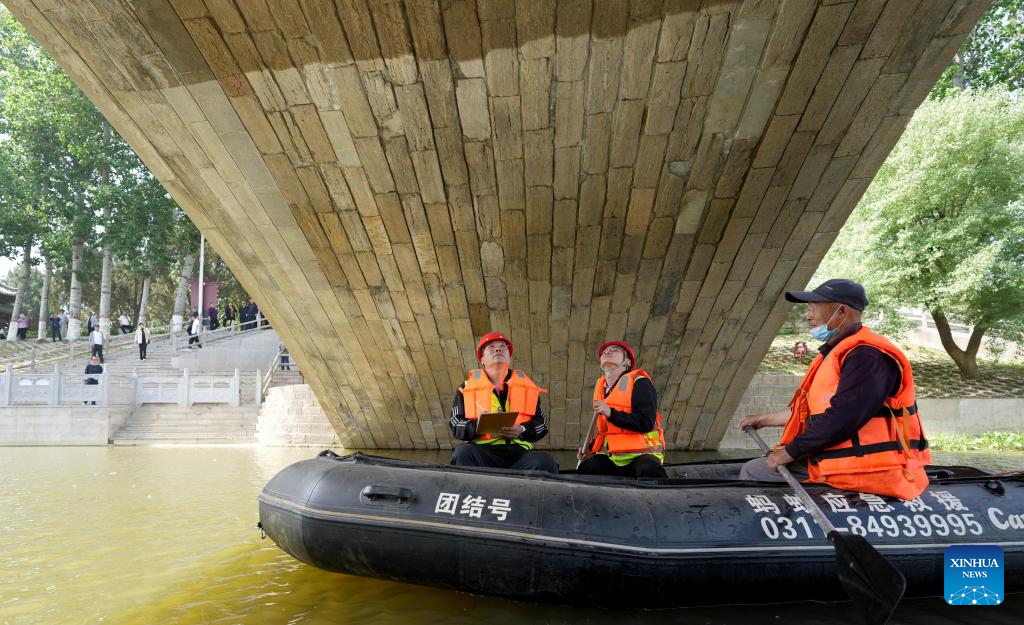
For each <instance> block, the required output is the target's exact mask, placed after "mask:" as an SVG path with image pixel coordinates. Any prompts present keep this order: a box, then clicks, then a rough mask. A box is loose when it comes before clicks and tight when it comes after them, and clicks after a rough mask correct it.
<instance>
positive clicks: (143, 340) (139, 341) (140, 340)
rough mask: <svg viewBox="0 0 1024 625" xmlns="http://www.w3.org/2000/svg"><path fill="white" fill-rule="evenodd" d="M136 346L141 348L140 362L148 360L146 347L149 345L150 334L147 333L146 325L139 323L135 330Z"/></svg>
mask: <svg viewBox="0 0 1024 625" xmlns="http://www.w3.org/2000/svg"><path fill="white" fill-rule="evenodd" d="M135 344H136V345H138V346H139V360H145V359H146V346H148V345H149V332H147V331H146V324H145V323H142V322H141V321H140V322H139V327H137V328H135Z"/></svg>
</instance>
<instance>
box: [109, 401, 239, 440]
mask: <svg viewBox="0 0 1024 625" xmlns="http://www.w3.org/2000/svg"><path fill="white" fill-rule="evenodd" d="M257 413H258V409H257V408H256V406H254V405H251V404H250V405H242V406H238V407H229V406H223V405H216V406H207V405H201V404H197V405H194V406H191V407H181V406H178V405H175V404H147V405H145V406H142V407H139V408H136V409H135V410H134V411H133V412H132V414H131V415H130V416H129V417H128V418H127V419H126V420H125V422H124V425H122V426H121V427H120V428H119V429H118V430H117V432H115V433H114V436H113V438H112V439H111V441H112V442H113V444H115V445H161V444H178V445H182V444H187V445H240V444H254V443H255V442H256V417H257Z"/></svg>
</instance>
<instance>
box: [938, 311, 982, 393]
mask: <svg viewBox="0 0 1024 625" xmlns="http://www.w3.org/2000/svg"><path fill="white" fill-rule="evenodd" d="M931 313H932V319H934V320H935V328H936V329H937V330H938V331H939V340H941V341H942V347H943V349H945V350H946V353H947V354H949V357H950V358H952V359H953V362H955V363H956V367H957V369H959V370H960V378H961V379H964V380H977V379H978V350H979V349H980V348H981V337H982V336H984V335H985V331H986V330H987V329H988V328H987V327H986V326H985V324H984V323H982V322H979V323H978V324H977V325H975V326H974V331H973V332H971V338H970V339H969V340H968V341H967V349H960V347H959V346H958V345H957V344H956V341H954V340H953V332H952V331H951V330H950V329H949V320H948V319H946V315H945V314H944V313H942V312H941V311H937V310H933V311H931Z"/></svg>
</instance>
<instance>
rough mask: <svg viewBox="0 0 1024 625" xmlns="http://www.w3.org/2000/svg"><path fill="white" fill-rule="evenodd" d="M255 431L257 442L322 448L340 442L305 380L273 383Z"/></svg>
mask: <svg viewBox="0 0 1024 625" xmlns="http://www.w3.org/2000/svg"><path fill="white" fill-rule="evenodd" d="M280 373H285V374H287V373H289V372H288V371H282V372H279V374H278V375H280ZM293 373H294V372H293ZM277 378H278V376H277V375H275V376H274V382H277ZM258 431H259V434H258V439H259V443H260V445H269V446H297V447H321V448H325V447H333V446H337V445H338V444H339V443H338V437H337V434H336V433H335V431H334V427H333V426H332V425H331V423H330V421H328V420H327V415H325V414H324V412H323V410H322V409H321V408H320V403H319V402H318V401H317V399H316V396H314V395H313V391H312V390H311V389H310V388H309V385H308V384H289V385H282V386H277V385H272V386H271V387H270V390H268V391H267V397H266V399H264V400H263V405H262V406H261V407H260V414H259V427H258Z"/></svg>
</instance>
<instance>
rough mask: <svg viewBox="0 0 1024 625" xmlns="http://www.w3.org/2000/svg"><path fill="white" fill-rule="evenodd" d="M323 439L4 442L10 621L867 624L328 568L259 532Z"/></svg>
mask: <svg viewBox="0 0 1024 625" xmlns="http://www.w3.org/2000/svg"><path fill="white" fill-rule="evenodd" d="M316 451H317V450H311V449H295V448H258V447H213V448H211V447H89V448H54V447H36V448H32V447H15V448H2V447H0V624H3V625H13V624H19V625H20V624H28V623H33V624H35V623H45V624H59V625H66V624H74V623H83V624H84V623H90V624H92V623H110V624H116V625H122V624H123V625H136V624H150V623H152V624H163V623H182V624H193V623H197V624H198V623H203V624H206V623H211V624H212V623H217V624H225V625H226V624H235V623H239V624H268V625H277V624H282V625H284V624H303V625H313V624H321V623H360V624H375V625H377V624H380V625H390V624H396V625H397V624H407V623H414V624H419V623H440V624H444V625H459V624H467V625H468V624H473V625H500V624H505V623H510V624H511V623H516V624H519V623H523V624H558V623H567V624H568V623H594V624H605V623H607V624H611V623H614V624H616V625H628V624H634V623H635V624H648V623H649V624H652V625H653V624H658V625H661V624H672V625H674V624H684V623H686V624H689V623H692V624H695V625H704V624H708V625H712V624H718V623H751V624H754V623H824V624H827V623H849V624H858V623H860V620H859V619H858V616H857V614H856V612H854V611H853V609H852V608H851V606H850V605H849V604H815V603H804V604H790V605H780V606H727V607H714V608H690V609H684V610H671V611H660V612H618V611H609V610H596V609H578V608H568V607H557V606H536V605H529V604H524V603H516V602H511V601H501V600H495V599H488V598H483V597H476V596H470V595H465V594H460V593H455V592H450V591H443V590H435V589H430V588H424V587H419V586H411V585H406V584H399V583H393V582H385V581H379V580H372V579H364V578H360V577H350V576H346V575H338V574H333V573H326V572H323V571H320V570H317V569H314V568H311V567H308V566H306V565H304V564H301V563H299V562H297V561H295V560H294V559H292V558H291V557H290V556H288V555H287V554H285V553H284V552H282V551H281V550H279V549H278V548H277V547H276V546H275V545H274V544H273V542H271V541H270V540H269V539H268V540H261V538H260V534H259V531H258V530H257V529H256V521H257V520H258V513H257V503H256V497H257V495H258V493H259V491H260V489H261V488H262V486H263V485H264V484H265V483H266V482H267V481H268V480H269V479H270V478H271V477H272V476H273V475H274V474H275V473H276V472H277V471H279V470H280V469H282V468H284V467H285V466H287V465H288V464H290V463H292V462H295V461H298V460H301V459H305V458H309V457H312V456H313V455H315V453H316ZM935 455H936V458H935V461H936V462H939V463H967V464H975V465H977V466H981V467H984V468H989V469H1003V470H1005V469H1020V468H1022V467H1024V454H1021V453H993V454H950V453H941V452H940V453H936V454H935ZM401 456H402V457H415V458H417V459H421V460H437V459H438V458H440V457H441V456H438V455H437V454H429V453H419V454H409V453H405V454H401ZM678 456H679V454H676V455H674V456H673V460H675V461H680V462H681V461H684V458H681V457H678ZM560 459H561V460H563V461H564V462H563V463H568V462H569V456H568V455H566V456H565V457H564V458H560ZM1005 574H1006V576H1007V578H1008V579H1009V578H1010V577H1012V576H1019V575H1022V574H1024V571H1006V572H1005ZM679 591H680V592H681V593H684V592H686V589H685V588H680V590H679ZM737 602H742V589H737ZM895 622H896V623H922V624H925V623H927V624H928V625H935V624H943V623H982V622H984V623H1006V624H1010V623H1013V624H1015V625H1018V624H1019V623H1021V622H1024V595H1021V594H1018V595H1010V596H1009V597H1007V600H1006V602H1005V603H1004V604H1003V605H1001V606H997V607H985V608H966V607H953V606H947V605H946V604H945V603H944V602H943V601H942V600H941V599H939V598H931V599H915V600H908V601H905V602H904V603H903V604H902V605H901V607H900V609H899V610H898V612H897V614H896V619H895Z"/></svg>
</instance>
